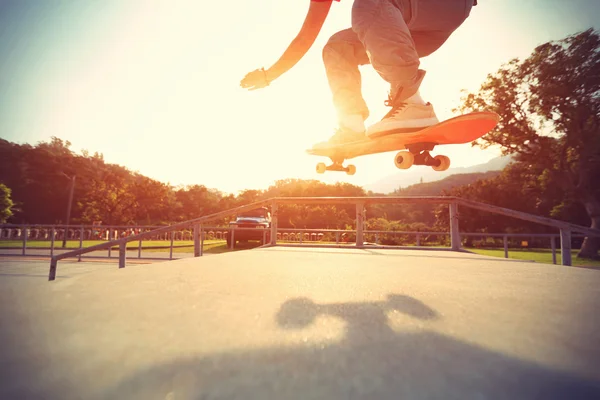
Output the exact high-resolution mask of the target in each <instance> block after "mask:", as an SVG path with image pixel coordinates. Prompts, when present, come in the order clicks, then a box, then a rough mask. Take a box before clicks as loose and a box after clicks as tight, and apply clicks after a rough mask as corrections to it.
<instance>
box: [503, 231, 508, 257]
mask: <svg viewBox="0 0 600 400" xmlns="http://www.w3.org/2000/svg"><path fill="white" fill-rule="evenodd" d="M502 239H503V241H504V258H508V236H506V235H504V237H503V238H502Z"/></svg>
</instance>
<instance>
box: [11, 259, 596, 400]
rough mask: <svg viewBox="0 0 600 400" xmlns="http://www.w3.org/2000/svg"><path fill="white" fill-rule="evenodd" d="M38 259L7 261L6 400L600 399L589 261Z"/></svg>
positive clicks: (593, 281) (593, 289)
mask: <svg viewBox="0 0 600 400" xmlns="http://www.w3.org/2000/svg"><path fill="white" fill-rule="evenodd" d="M48 264H49V263H47V262H40V265H39V266H37V267H35V268H34V267H32V266H31V265H28V266H26V268H24V267H22V266H19V265H18V264H10V263H7V262H4V261H2V260H0V293H1V294H0V296H1V297H0V317H1V318H2V320H1V321H2V322H1V324H0V341H1V343H2V348H1V350H0V360H1V366H2V368H1V369H0V374H1V375H0V397H1V398H7V399H8V398H11V399H12V398H15V399H61V400H63V399H169V400H173V399H244V400H246V399H461V400H462V399H538V398H539V399H598V398H600V341H599V340H598V338H599V336H598V335H599V334H600V317H599V316H598V315H599V313H598V305H599V304H600V271H597V270H590V269H583V268H575V267H563V266H554V265H542V264H536V263H527V262H517V261H511V260H504V259H498V258H488V257H484V256H477V255H472V254H467V253H451V252H440V251H422V250H403V251H398V250H360V249H307V248H283V247H275V248H260V249H254V250H248V251H240V252H234V253H226V254H220V255H214V256H210V257H202V258H196V259H182V260H177V261H171V262H156V263H153V264H137V265H136V264H131V265H128V267H127V268H125V269H122V270H119V269H118V268H117V267H116V264H115V263H114V262H112V263H107V264H104V265H102V264H101V263H89V262H84V263H64V262H61V263H59V266H58V278H57V280H56V281H54V282H48V281H47V269H48ZM36 268H37V269H36ZM36 271H37V272H36ZM38 272H39V273H38ZM37 275H39V276H37Z"/></svg>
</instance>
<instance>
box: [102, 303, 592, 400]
mask: <svg viewBox="0 0 600 400" xmlns="http://www.w3.org/2000/svg"><path fill="white" fill-rule="evenodd" d="M390 313H401V314H402V315H403V316H404V317H408V318H414V319H415V320H414V321H412V322H416V323H420V322H419V320H431V321H435V320H436V319H439V318H440V316H439V315H438V314H437V313H436V312H435V311H434V310H433V309H431V308H430V307H428V306H427V305H425V304H424V303H422V302H420V301H419V300H417V299H415V298H412V297H408V296H401V295H390V296H388V297H387V299H386V300H384V301H381V302H362V303H332V304H317V303H315V302H313V301H312V300H310V299H307V298H296V299H290V300H289V301H286V302H285V303H284V304H283V305H282V306H281V307H280V310H279V312H278V313H277V314H276V315H275V320H276V321H277V324H278V325H279V326H280V327H281V328H282V329H283V330H284V332H282V335H285V331H286V330H302V329H306V328H307V327H309V326H310V325H312V324H314V323H315V321H316V319H317V317H320V316H333V317H336V318H340V319H342V320H343V321H344V322H345V324H346V334H345V336H344V337H343V338H342V340H340V341H338V342H335V343H332V344H327V345H323V344H320V345H318V344H314V343H310V342H308V343H307V344H305V345H296V346H275V347H271V348H265V349H259V350H256V349H253V350H249V351H235V352H226V353H215V354H212V355H209V356H206V357H199V358H186V359H176V360H173V361H172V362H170V363H167V364H161V365H156V366H155V367H153V368H150V369H147V370H142V371H139V372H138V373H137V374H135V375H133V376H129V377H127V378H125V379H124V380H122V381H121V382H120V383H119V384H118V385H116V386H115V387H113V388H110V389H109V390H107V391H106V392H104V393H103V394H102V396H101V398H105V399H117V398H127V399H144V400H148V399H161V400H163V399H176V400H180V399H244V400H247V399H309V398H310V399H369V400H371V399H394V400H397V399H421V398H423V399H448V398H453V399H475V398H477V399H480V398H481V399H483V398H486V399H500V398H502V399H517V398H518V399H529V398H536V399H537V398H540V399H566V398H577V399H580V398H585V399H592V398H600V386H599V385H598V382H593V381H589V380H584V379H582V378H579V377H576V376H572V375H569V374H566V373H564V372H562V371H558V370H554V369H550V368H547V367H544V366H540V365H537V364H533V363H530V362H527V361H524V360H521V359H517V358H514V357H510V356H507V355H503V354H500V353H496V352H492V351H489V350H486V349H484V348H481V347H477V346H474V345H472V344H469V343H466V342H463V341H460V340H457V339H455V338H453V337H450V336H446V335H443V334H439V333H435V332H433V331H431V330H425V329H417V330H413V331H410V330H409V331H406V332H402V331H400V332H398V331H394V330H393V329H392V328H391V327H390V324H389V322H388V317H387V315H389V314H390ZM198 340H202V338H199V339H198Z"/></svg>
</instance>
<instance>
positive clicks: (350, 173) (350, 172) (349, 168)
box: [346, 164, 356, 175]
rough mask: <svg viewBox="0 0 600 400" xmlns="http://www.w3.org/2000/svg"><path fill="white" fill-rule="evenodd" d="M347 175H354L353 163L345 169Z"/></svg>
mask: <svg viewBox="0 0 600 400" xmlns="http://www.w3.org/2000/svg"><path fill="white" fill-rule="evenodd" d="M346 173H347V174H348V175H354V174H355V173H356V167H355V166H354V165H352V164H351V165H348V169H347V170H346Z"/></svg>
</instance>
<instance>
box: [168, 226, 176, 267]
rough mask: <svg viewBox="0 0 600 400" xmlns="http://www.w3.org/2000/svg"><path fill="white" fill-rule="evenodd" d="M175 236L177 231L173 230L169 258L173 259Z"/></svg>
mask: <svg viewBox="0 0 600 400" xmlns="http://www.w3.org/2000/svg"><path fill="white" fill-rule="evenodd" d="M174 236H175V232H174V231H171V247H170V248H169V260H172V259H173V238H174Z"/></svg>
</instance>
